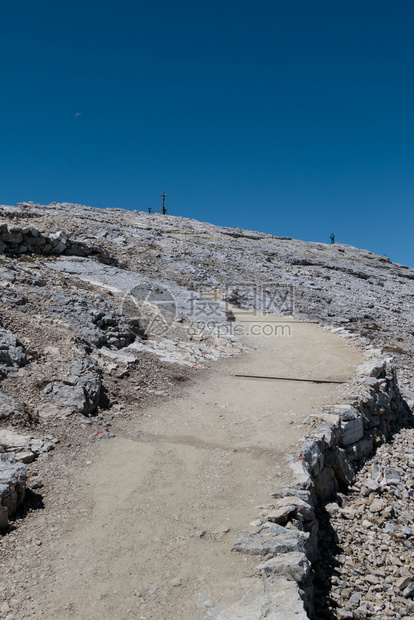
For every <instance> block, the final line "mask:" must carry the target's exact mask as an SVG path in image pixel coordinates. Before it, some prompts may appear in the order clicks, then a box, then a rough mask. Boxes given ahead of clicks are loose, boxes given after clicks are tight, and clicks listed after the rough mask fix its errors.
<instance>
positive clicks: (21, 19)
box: [0, 0, 414, 267]
mask: <svg viewBox="0 0 414 620" xmlns="http://www.w3.org/2000/svg"><path fill="white" fill-rule="evenodd" d="M413 26H414V2H412V0H392V1H391V0H389V1H383V0H346V1H345V0H338V1H337V2H333V1H332V0H289V1H286V0H283V1H282V0H272V1H267V0H255V1H253V0H252V1H250V0H239V1H235V0H220V2H219V1H217V0H203V1H200V0H199V1H196V0H175V1H174V2H172V1H169V2H168V1H167V0H152V1H151V2H141V0H134V1H133V0H117V1H116V2H115V1H112V0H110V1H109V0H100V1H99V2H98V1H95V0H83V1H82V2H80V1H78V0H58V1H57V0H53V1H51V0H36V1H35V2H34V1H33V0H13V2H10V0H9V1H7V2H6V1H5V0H0V54H1V56H0V58H1V62H0V88H1V91H0V155H1V166H0V190H1V193H0V203H3V204H15V203H16V202H19V201H23V200H33V201H35V202H42V203H46V204H47V203H50V202H51V201H53V200H55V201H58V202H59V201H67V202H78V203H81V204H87V205H91V206H95V207H122V208H127V209H142V210H146V208H147V207H148V206H152V207H154V208H159V206H160V204H161V202H160V199H159V198H158V194H159V193H160V192H162V191H163V190H164V189H165V191H166V192H167V193H168V194H169V196H168V198H167V202H166V204H167V208H168V210H169V213H171V214H174V215H183V216H185V217H193V218H196V219H200V220H203V221H209V222H213V223H216V224H223V225H229V226H240V227H242V228H251V229H255V230H262V231H266V232H270V233H273V234H276V235H289V236H292V237H294V238H298V239H304V240H307V241H308V240H311V241H323V242H329V235H330V233H331V232H334V233H335V234H336V238H337V240H338V241H339V242H342V243H349V244H351V245H356V246H358V247H363V248H366V249H369V250H371V251H374V252H377V253H379V254H384V253H385V254H387V255H388V256H389V257H390V258H391V259H392V260H394V261H395V262H401V263H405V264H408V265H410V266H413V267H414V250H413V243H412V239H411V237H412V228H413V227H412V224H413V215H412V213H413V209H412V203H413V198H414V174H413V173H414V80H413V68H414V37H413Z"/></svg>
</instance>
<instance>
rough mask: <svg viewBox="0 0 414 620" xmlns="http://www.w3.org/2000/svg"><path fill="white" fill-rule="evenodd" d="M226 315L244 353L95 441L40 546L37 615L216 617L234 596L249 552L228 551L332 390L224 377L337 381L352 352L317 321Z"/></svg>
mask: <svg viewBox="0 0 414 620" xmlns="http://www.w3.org/2000/svg"><path fill="white" fill-rule="evenodd" d="M238 319H239V321H240V323H239V324H242V325H244V328H245V340H246V342H247V343H248V344H249V346H250V347H251V350H250V352H249V353H247V354H245V355H243V356H241V357H239V358H236V359H231V360H227V361H225V362H223V361H222V362H220V363H218V364H216V365H214V366H213V367H212V368H211V369H210V370H208V371H205V370H204V371H202V375H203V377H202V378H201V379H200V381H199V382H198V384H197V385H196V386H195V387H194V386H193V387H192V388H191V390H190V392H189V393H188V394H187V395H185V396H184V397H181V398H178V399H175V400H172V401H169V402H168V401H167V402H164V403H163V404H161V405H158V406H156V407H153V408H149V409H147V410H146V411H145V415H144V416H142V417H140V418H139V420H137V421H136V422H131V423H130V424H129V431H128V435H125V436H124V437H120V436H119V435H118V436H117V437H116V438H115V439H113V440H110V441H101V442H99V443H97V444H95V445H96V451H95V454H94V457H93V462H92V463H90V464H89V467H87V468H85V473H84V476H83V479H82V480H81V481H80V487H79V493H78V497H77V505H82V506H84V507H85V513H84V515H83V516H82V515H80V516H78V518H77V519H76V521H74V522H73V524H72V525H71V526H70V528H69V530H68V531H66V532H65V533H63V534H62V536H60V537H59V536H58V537H55V538H54V541H53V542H52V543H50V545H51V546H50V549H49V550H48V554H47V557H48V561H47V566H45V567H44V568H45V571H46V572H47V575H48V577H47V578H46V579H45V581H44V583H43V588H42V591H39V592H36V593H35V595H36V609H37V612H36V614H37V613H38V614H39V615H38V616H37V615H36V617H44V618H50V619H52V618H53V619H59V620H66V619H74V618H76V619H82V620H95V619H96V620H97V619H98V618H99V619H101V620H106V619H108V620H109V619H114V618H116V619H117V620H122V619H124V618H125V619H127V618H137V619H140V620H150V619H157V620H173V619H174V620H175V619H176V618H180V620H201V619H204V618H219V617H220V609H223V608H225V607H228V606H229V605H231V603H232V602H233V601H237V600H238V599H240V597H242V596H243V593H244V592H246V588H248V587H249V583H250V577H249V576H250V575H251V574H252V572H253V568H254V566H255V565H256V564H257V563H258V562H257V558H256V559H255V558H251V557H247V556H242V555H240V554H238V553H232V552H231V551H230V549H231V547H232V545H233V543H234V542H235V540H236V539H237V537H238V535H239V534H240V533H242V532H243V531H245V530H246V529H249V523H250V522H251V521H252V520H254V519H256V518H257V516H258V514H259V513H260V508H258V507H260V506H263V505H264V504H267V503H268V502H269V495H270V493H271V492H272V491H273V490H275V488H277V487H280V486H281V480H282V477H283V479H284V480H286V479H287V478H288V475H289V473H288V471H287V470H286V468H285V465H284V455H285V453H287V452H289V451H291V450H292V449H293V447H294V445H295V444H296V443H297V442H298V441H299V439H300V438H301V437H302V436H303V434H304V427H303V426H301V423H302V422H303V421H304V419H305V418H306V416H308V415H309V414H310V413H312V412H313V411H317V410H318V409H319V408H321V407H323V406H325V405H328V404H333V403H335V402H338V401H340V394H341V389H342V388H341V386H340V385H333V384H321V385H319V384H314V383H298V382H285V381H266V380H261V379H245V378H243V379H241V378H235V377H234V375H235V374H249V375H266V376H282V377H296V378H312V379H325V380H335V381H346V380H348V379H349V378H350V377H351V376H352V374H353V371H354V369H355V366H356V365H357V364H358V363H360V362H361V361H362V354H361V352H360V351H358V350H356V349H355V348H354V347H353V345H351V344H349V343H348V342H346V341H344V340H341V339H340V338H339V337H337V336H336V335H334V334H332V333H331V332H329V331H326V330H323V329H322V328H321V327H319V326H318V325H315V324H307V323H299V322H296V321H293V320H291V321H292V322H290V323H286V318H277V317H271V316H265V317H263V316H262V317H257V316H256V317H253V316H251V315H246V314H245V313H243V312H241V313H238ZM281 324H283V325H285V326H286V327H285V333H284V335H282V332H281ZM253 325H256V327H255V328H254V329H253V331H254V332H255V333H256V334H257V335H253V333H252V331H251V327H252V326H253ZM264 325H267V326H268V327H267V328H266V332H268V333H269V334H270V332H272V334H273V335H267V336H264V335H260V332H262V331H263V327H264ZM257 326H259V327H257ZM289 332H290V335H288V334H289ZM275 334H277V335H275ZM200 372H201V371H200ZM40 562H43V563H45V562H46V560H45V558H44V559H43V560H42V559H40ZM37 570H38V571H39V572H40V571H41V570H42V567H41V566H40V567H37Z"/></svg>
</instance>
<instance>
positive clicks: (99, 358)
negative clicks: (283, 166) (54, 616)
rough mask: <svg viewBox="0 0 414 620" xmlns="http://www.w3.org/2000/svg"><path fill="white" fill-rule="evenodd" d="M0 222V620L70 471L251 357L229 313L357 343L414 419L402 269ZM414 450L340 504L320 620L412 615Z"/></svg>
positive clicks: (211, 240)
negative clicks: (1, 578)
mask: <svg viewBox="0 0 414 620" xmlns="http://www.w3.org/2000/svg"><path fill="white" fill-rule="evenodd" d="M0 222H1V223H0V253H1V254H0V296H1V314H0V319H1V323H0V379H1V386H0V458H1V461H0V498H1V502H0V504H1V512H0V527H2V528H3V530H2V531H3V532H4V533H5V536H4V537H3V540H2V542H4V545H3V556H2V561H1V564H2V570H3V574H5V575H9V578H8V580H7V583H4V584H1V587H0V597H2V598H3V601H4V604H3V607H1V605H0V617H8V618H9V620H10V619H11V618H17V617H19V616H18V592H19V591H20V592H21V589H22V588H24V584H22V583H21V582H20V580H19V577H18V570H17V572H16V563H15V558H16V557H17V556H18V555H19V552H18V549H19V548H21V545H22V540H23V539H21V538H19V536H21V537H23V536H28V537H29V538H26V539H25V540H26V544H27V545H29V546H31V547H34V551H36V552H37V550H38V549H37V546H36V545H37V542H36V540H37V538H36V535H35V534H33V532H32V533H30V531H29V530H27V527H28V525H27V523H28V522H29V521H30V512H31V511H35V510H36V509H38V508H39V507H41V505H42V502H46V503H47V502H48V501H49V502H50V501H54V500H53V498H56V497H58V495H59V493H58V492H57V489H58V488H59V480H61V478H62V476H64V471H65V468H66V467H68V464H70V463H71V461H72V460H76V458H77V455H78V454H82V455H84V454H87V453H88V451H89V450H90V449H91V448H90V447H91V446H92V445H93V443H92V442H93V441H94V440H95V439H99V438H108V437H110V435H111V433H112V432H115V433H116V429H117V427H118V426H119V425H120V424H126V423H127V420H128V416H129V415H130V413H129V407H130V405H131V404H132V403H133V404H134V408H135V409H136V407H137V406H138V407H139V408H142V410H144V407H145V405H146V404H148V403H150V402H153V401H154V400H156V399H163V398H168V397H170V396H172V395H174V394H177V393H179V392H180V390H182V389H183V386H188V385H189V384H190V383H191V381H192V380H193V378H195V377H196V376H198V375H199V374H200V372H202V369H203V368H204V367H206V366H208V365H209V364H210V363H211V362H212V361H214V360H217V359H219V358H220V357H225V356H231V355H236V354H238V353H239V352H240V351H241V350H242V348H243V345H242V344H241V341H240V338H239V335H240V334H238V333H237V332H236V331H235V330H234V329H233V322H232V316H231V312H230V311H228V310H226V309H225V308H223V307H222V306H221V305H219V304H218V303H216V302H218V301H219V298H221V297H224V299H226V300H228V301H229V302H231V303H233V304H235V305H236V306H239V307H245V308H251V307H254V308H256V309H258V310H260V311H262V312H263V311H264V312H274V313H277V314H284V315H289V316H290V315H293V316H295V317H298V318H302V319H306V320H310V321H318V322H319V323H321V324H322V325H325V326H330V327H331V328H332V327H334V328H337V329H338V331H339V332H341V331H344V332H345V331H346V334H345V335H348V336H352V334H355V335H358V336H359V342H360V343H361V345H363V346H367V347H368V346H371V348H372V347H376V348H378V349H381V350H383V351H384V353H386V354H389V355H392V356H393V357H394V358H395V361H396V366H397V371H398V380H399V384H400V387H401V389H402V392H403V394H404V396H405V397H406V399H407V401H408V403H409V404H410V406H412V405H413V391H414V388H413V376H414V368H413V363H412V352H413V348H414V326H413V318H414V309H413V299H414V270H413V269H410V268H407V267H405V266H403V265H397V264H394V263H392V262H391V261H390V260H389V259H388V258H387V257H384V256H377V255H375V254H372V253H371V252H369V251H367V250H360V249H356V248H353V247H350V246H346V245H339V244H336V245H334V246H330V245H325V244H321V243H305V242H301V241H297V240H294V239H290V238H281V237H275V236H272V235H269V234H264V233H258V232H252V231H244V230H241V229H233V228H220V227H216V226H213V225H210V224H205V223H201V222H197V221H194V220H189V219H186V218H181V217H173V216H167V215H166V216H161V215H158V214H147V213H142V212H138V211H124V210H120V209H92V208H89V207H84V206H81V205H72V204H67V203H62V204H55V203H52V204H51V205H48V206H44V205H37V204H34V203H21V204H19V205H17V207H15V206H2V207H0ZM315 355H317V352H315ZM85 438H86V440H87V442H88V443H87V446H86V447H85ZM412 445H413V436H412V430H410V429H409V428H407V429H402V430H400V432H399V433H397V434H396V435H395V436H394V440H393V442H392V443H390V444H385V445H383V446H382V447H381V448H379V449H378V450H377V452H376V454H375V456H374V457H373V460H369V461H368V462H367V463H366V465H365V469H364V470H362V471H361V473H360V475H359V478H358V481H357V482H356V483H355V484H354V486H353V487H352V489H351V492H350V494H349V495H347V496H345V495H341V496H338V498H337V499H336V501H333V502H331V503H330V504H328V506H327V508H326V510H327V511H328V513H327V514H328V515H329V521H328V518H327V517H326V519H327V521H326V523H327V528H328V529H329V531H330V532H331V536H330V537H328V536H327V537H326V541H328V540H329V545H328V548H327V550H326V551H327V558H326V565H327V567H328V565H329V566H330V570H328V568H326V571H325V573H324V571H323V569H322V568H321V572H322V573H323V574H322V575H321V576H320V583H321V591H320V603H319V604H320V612H318V613H319V614H320V616H319V617H327V618H329V617H330V618H335V617H345V618H346V617H355V618H363V617H368V616H378V617H384V618H400V617H401V618H402V617H408V616H409V615H410V614H412V613H414V612H413V609H412V606H411V599H412V598H413V596H414V589H413V588H414V585H413V584H414V567H413V564H412V552H411V553H410V549H412V544H414V536H413V529H414V528H413V529H412V520H413V514H412V507H411V505H410V500H411V499H412V493H413V489H412V473H413V466H414V463H413V460H412ZM407 455H408V456H407ZM74 466H75V465H74ZM26 478H27V482H26ZM25 487H27V489H28V490H27V491H26V501H25V503H22V501H23V498H24V493H25ZM20 532H22V533H21V534H20ZM332 532H333V533H332ZM43 535H44V534H43ZM28 541H29V542H28ZM39 542H40V544H41V539H40V540H39ZM335 546H336V547H337V549H336V556H335V560H334V561H335V563H336V564H335V571H333V570H331V569H332V558H331V557H330V556H329V554H331V553H332V549H333V547H335ZM28 553H29V554H30V552H28ZM19 588H20V590H19ZM13 601H15V603H13ZM16 601H17V602H16ZM13 605H14V606H13ZM16 614H17V615H16ZM323 614H325V615H323ZM364 614H365V615H364Z"/></svg>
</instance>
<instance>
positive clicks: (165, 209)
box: [158, 189, 168, 215]
mask: <svg viewBox="0 0 414 620" xmlns="http://www.w3.org/2000/svg"><path fill="white" fill-rule="evenodd" d="M158 196H161V197H162V207H161V213H162V214H163V215H165V214H166V213H167V208H166V206H165V197H166V196H168V194H166V193H165V189H164V190H163V192H162V194H158Z"/></svg>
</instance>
